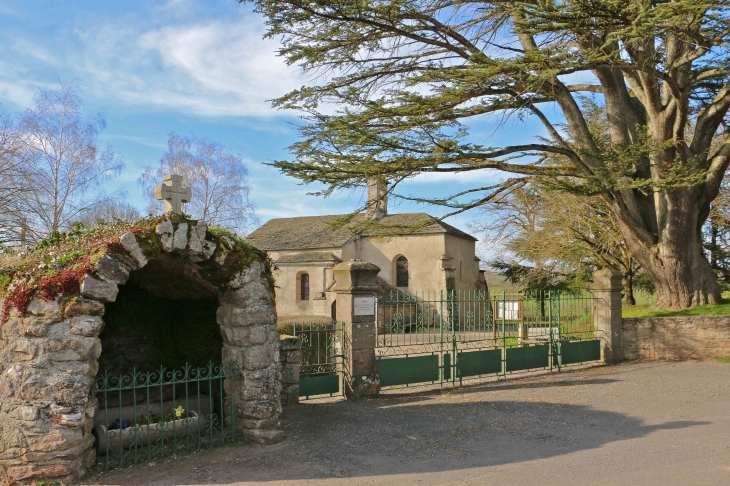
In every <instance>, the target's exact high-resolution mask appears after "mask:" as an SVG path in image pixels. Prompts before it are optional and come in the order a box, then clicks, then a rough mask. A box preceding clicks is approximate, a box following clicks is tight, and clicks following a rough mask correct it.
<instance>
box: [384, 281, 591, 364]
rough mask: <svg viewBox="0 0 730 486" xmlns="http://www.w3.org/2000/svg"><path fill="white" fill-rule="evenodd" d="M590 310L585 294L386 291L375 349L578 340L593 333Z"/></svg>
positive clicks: (589, 302)
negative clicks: (448, 344) (553, 338)
mask: <svg viewBox="0 0 730 486" xmlns="http://www.w3.org/2000/svg"><path fill="white" fill-rule="evenodd" d="M593 308H594V302H593V295H592V293H591V292H589V291H580V292H557V291H556V292H544V291H541V292H520V293H511V294H508V293H506V292H503V293H500V294H498V295H490V294H489V293H488V292H474V291H440V292H424V293H420V294H413V293H404V292H399V291H398V292H396V291H391V292H388V293H386V294H384V295H381V296H380V297H379V298H378V300H377V310H376V315H377V324H376V335H377V347H379V348H410V347H413V346H420V345H429V344H439V345H440V344H441V343H444V342H452V341H457V342H462V343H468V342H485V341H492V344H493V345H494V346H501V347H511V346H519V345H521V344H526V343H529V342H539V341H541V340H546V339H547V336H548V335H549V334H550V333H551V332H552V333H553V334H554V335H555V338H556V339H562V338H566V339H583V338H584V337H585V338H587V337H589V336H590V337H592V333H593V332H594V327H593ZM427 347H428V346H427ZM432 347H433V346H432ZM432 347H431V348H432ZM433 350H435V349H428V351H433ZM383 353H384V354H392V353H389V352H386V351H384V352H383Z"/></svg>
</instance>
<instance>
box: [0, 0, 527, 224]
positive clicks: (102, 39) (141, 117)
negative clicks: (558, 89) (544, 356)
mask: <svg viewBox="0 0 730 486" xmlns="http://www.w3.org/2000/svg"><path fill="white" fill-rule="evenodd" d="M264 32H265V27H264V20H263V18H262V17H261V16H259V15H258V14H255V13H253V12H252V11H251V8H250V6H247V5H239V4H238V3H237V2H235V1H234V0H206V1H202V0H170V1H152V0H123V1H122V0H104V1H98V0H95V1H73V2H58V1H57V0H56V1H41V0H26V1H22V2H20V1H10V0H0V41H1V42H2V46H3V49H2V51H0V103H2V105H3V107H4V108H5V109H6V110H8V111H10V112H17V111H20V110H22V109H24V108H26V107H28V106H30V104H31V102H32V97H33V94H34V92H35V90H36V86H41V87H43V86H53V85H57V83H58V80H59V79H60V80H63V81H68V80H72V79H77V80H78V81H79V85H80V87H81V90H82V96H83V99H84V102H85V107H86V110H87V111H89V112H97V111H99V112H101V113H103V114H104V116H105V117H106V121H107V129H106V130H105V131H104V132H103V133H102V140H103V141H104V142H106V143H109V144H110V145H111V146H112V147H113V148H114V150H115V151H116V152H117V153H118V154H119V155H121V156H122V158H123V159H124V162H125V164H126V167H125V169H124V172H123V173H122V175H121V176H120V177H119V178H117V179H116V180H115V181H113V182H112V183H110V187H109V190H114V189H119V188H122V189H124V190H126V191H127V193H128V195H129V200H130V202H132V203H133V204H135V205H137V206H138V207H139V208H140V209H143V208H145V207H146V204H147V203H146V201H145V200H144V199H143V195H142V190H141V188H140V187H139V186H138V185H137V182H136V181H137V178H138V177H139V174H140V173H141V171H142V170H143V168H144V167H145V166H155V165H156V164H157V163H158V161H159V159H160V157H161V156H162V154H163V153H164V152H165V150H166V142H167V134H168V133H169V132H171V131H175V132H178V133H182V134H186V133H191V132H192V133H195V134H196V135H198V136H204V137H207V138H209V139H211V140H214V141H217V142H220V143H222V144H224V145H225V146H226V147H227V148H228V149H230V150H231V151H233V152H236V153H239V154H241V155H242V157H243V158H244V160H245V161H246V162H247V164H248V168H249V171H250V186H251V198H252V201H253V202H254V204H255V206H256V211H257V214H258V215H259V217H260V219H261V221H262V222H265V221H266V220H268V219H270V218H276V217H289V216H306V215H320V214H339V213H344V212H347V211H351V210H354V209H355V208H356V207H357V206H358V204H360V203H361V202H362V197H363V195H364V189H363V190H359V191H353V192H348V193H344V194H339V195H336V196H335V197H332V198H328V199H324V198H320V197H313V196H308V195H306V193H307V192H311V191H313V190H317V189H319V187H317V186H301V185H299V183H298V181H297V180H295V179H292V178H289V177H286V176H283V175H281V174H280V173H279V172H278V171H277V170H275V169H273V168H271V167H268V166H266V165H264V163H265V162H271V161H273V160H277V159H285V158H289V154H288V152H287V150H286V147H287V146H288V145H290V144H291V143H293V142H294V141H295V140H296V136H297V133H296V131H295V129H294V126H293V124H296V123H297V121H298V120H297V117H296V113H291V112H281V111H277V110H274V109H272V108H271V107H270V103H268V102H267V100H270V99H272V98H274V97H277V96H281V95H283V94H285V93H286V92H288V91H290V90H291V89H294V88H297V87H299V86H301V85H302V84H304V80H303V79H302V77H300V75H299V72H298V70H297V68H296V67H287V66H286V65H285V64H284V63H283V61H282V60H281V59H280V58H278V57H276V54H275V53H276V49H277V48H278V43H277V42H276V41H275V40H262V37H263V34H264ZM537 133H540V130H539V128H537V127H535V126H534V124H532V123H527V124H519V123H517V122H515V123H512V122H509V123H507V124H506V125H505V126H499V125H498V123H497V121H496V120H495V121H494V122H490V121H484V122H481V123H479V125H477V126H475V130H474V131H473V134H474V135H475V137H474V138H473V140H474V141H475V142H478V143H484V144H487V145H492V146H498V145H504V144H505V143H507V142H509V141H510V140H513V141H514V140H521V139H522V140H526V139H530V138H532V136H533V135H534V134H537ZM494 178H495V174H493V173H488V172H485V173H483V174H478V173H470V174H458V175H435V174H429V175H428V176H419V177H417V178H415V179H413V180H412V181H410V182H409V183H408V184H407V186H406V187H405V188H404V190H403V192H404V193H406V194H411V195H431V196H437V195H445V194H448V193H450V192H455V191H460V190H464V189H466V188H469V187H473V186H474V184H477V183H484V182H489V181H490V180H494ZM391 208H392V205H391ZM391 210H392V212H409V211H425V212H429V213H430V214H433V215H436V216H439V215H441V214H443V213H442V212H440V211H439V210H438V209H437V208H431V207H425V206H417V205H415V204H413V203H408V202H402V203H399V204H396V207H395V208H392V209H391ZM475 216H476V214H475V213H474V214H470V213H466V214H463V215H460V216H458V217H453V218H450V219H449V220H448V222H449V223H451V224H453V225H455V226H458V227H460V228H462V229H465V230H468V228H467V223H468V222H469V221H471V220H472V219H473V218H474V217H475Z"/></svg>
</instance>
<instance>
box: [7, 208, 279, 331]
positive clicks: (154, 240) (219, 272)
mask: <svg viewBox="0 0 730 486" xmlns="http://www.w3.org/2000/svg"><path fill="white" fill-rule="evenodd" d="M166 219H169V220H170V221H171V222H172V224H173V227H174V228H179V226H180V224H183V223H185V224H187V225H188V238H189V236H190V234H191V231H192V229H193V227H194V226H196V225H197V223H198V221H197V220H194V219H192V218H190V217H189V216H186V215H163V216H154V217H152V216H150V217H147V218H143V219H142V220H140V221H137V222H135V223H128V222H124V221H122V222H115V223H106V224H103V225H100V226H97V227H95V228H91V229H84V228H83V227H81V226H80V225H75V226H74V227H73V228H72V230H71V231H69V232H67V233H52V234H51V235H49V236H48V237H47V238H45V239H44V240H42V241H41V242H39V243H38V244H37V245H36V246H34V247H32V248H28V249H26V250H23V251H22V252H21V251H10V252H6V254H3V255H0V297H6V305H5V307H4V309H3V315H4V316H5V317H7V311H8V310H9V306H13V305H15V304H12V302H16V301H17V302H20V301H21V300H22V301H23V302H24V301H25V300H26V299H25V297H29V298H45V299H49V298H55V297H56V295H51V294H53V292H54V291H61V294H60V295H62V296H63V297H73V295H75V294H76V293H77V292H78V285H72V284H73V282H68V281H67V280H68V278H65V277H66V276H68V275H71V274H73V275H74V276H75V275H77V274H78V275H79V278H78V280H79V281H80V280H81V279H83V276H84V274H85V273H86V272H91V271H93V270H94V268H95V267H96V264H97V263H98V262H99V260H100V259H101V258H102V257H103V256H105V255H120V256H124V257H125V258H129V259H133V258H132V257H131V255H129V254H127V252H126V250H124V247H123V246H122V245H121V243H120V241H119V239H120V238H121V237H122V236H123V235H124V234H125V233H127V232H132V233H134V235H135V238H136V240H137V243H138V244H139V246H140V249H141V250H142V252H143V253H144V255H145V256H146V257H147V258H148V259H154V258H157V257H159V256H160V255H161V254H162V253H163V251H164V250H163V248H162V242H161V240H160V235H158V234H157V232H156V228H157V226H158V225H159V224H160V223H161V222H163V221H165V220H166ZM206 238H207V239H208V240H209V241H212V242H214V243H215V244H216V250H215V253H214V255H213V257H212V258H211V259H210V260H208V261H207V262H202V263H199V265H200V267H201V272H200V274H201V276H204V278H206V279H208V280H209V281H210V282H211V283H212V284H214V285H216V286H218V287H219V288H223V287H225V286H226V284H227V283H228V282H229V281H230V279H231V278H233V277H235V276H236V275H237V274H239V273H240V272H242V271H244V270H245V269H246V268H248V267H249V266H250V265H251V264H252V263H253V262H255V261H259V262H261V263H262V264H263V270H262V273H261V276H262V277H264V278H265V279H266V280H267V281H268V282H269V286H270V289H273V288H274V280H273V276H272V275H271V262H270V260H269V259H268V256H267V254H266V252H263V251H261V250H258V249H257V248H254V247H253V246H251V245H250V244H248V243H246V242H245V241H244V240H243V239H242V238H241V237H240V236H238V235H237V234H236V233H234V232H232V231H230V230H227V229H225V228H222V227H220V226H210V227H208V231H207V234H206ZM170 256H171V257H172V258H174V259H175V260H177V261H179V262H180V263H184V264H191V260H190V257H189V256H188V255H186V254H185V253H184V252H181V253H171V254H170ZM61 280H63V282H60V281H61ZM56 281H58V282H56ZM59 282H60V283H62V284H63V285H60V283H59ZM76 283H78V282H76ZM46 284H47V285H46ZM57 284H58V285H57ZM44 285H45V287H44ZM62 289H63V291H65V292H69V291H73V292H72V293H71V294H69V295H66V294H65V293H64V292H63V291H62ZM14 292H16V293H17V292H22V293H23V296H24V298H23V299H20V300H19V299H16V298H14V297H13V295H12V294H13V293H14ZM26 294H27V295H26ZM15 297H18V296H15ZM2 321H4V319H2ZM0 325H2V323H0Z"/></svg>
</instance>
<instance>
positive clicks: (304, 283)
mask: <svg viewBox="0 0 730 486" xmlns="http://www.w3.org/2000/svg"><path fill="white" fill-rule="evenodd" d="M299 300H309V274H308V273H303V274H301V276H300V277H299Z"/></svg>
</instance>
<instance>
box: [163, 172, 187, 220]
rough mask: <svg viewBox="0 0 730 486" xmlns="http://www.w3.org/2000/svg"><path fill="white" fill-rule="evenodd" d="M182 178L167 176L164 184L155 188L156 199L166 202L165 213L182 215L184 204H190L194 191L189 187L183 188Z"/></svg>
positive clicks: (172, 175)
mask: <svg viewBox="0 0 730 486" xmlns="http://www.w3.org/2000/svg"><path fill="white" fill-rule="evenodd" d="M182 180H183V178H182V176H181V175H176V174H167V175H166V176H165V183H164V184H157V185H156V186H155V199H159V200H161V201H165V212H166V213H173V214H182V203H187V202H190V199H191V198H192V197H193V191H192V189H190V188H189V187H183V185H182Z"/></svg>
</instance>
